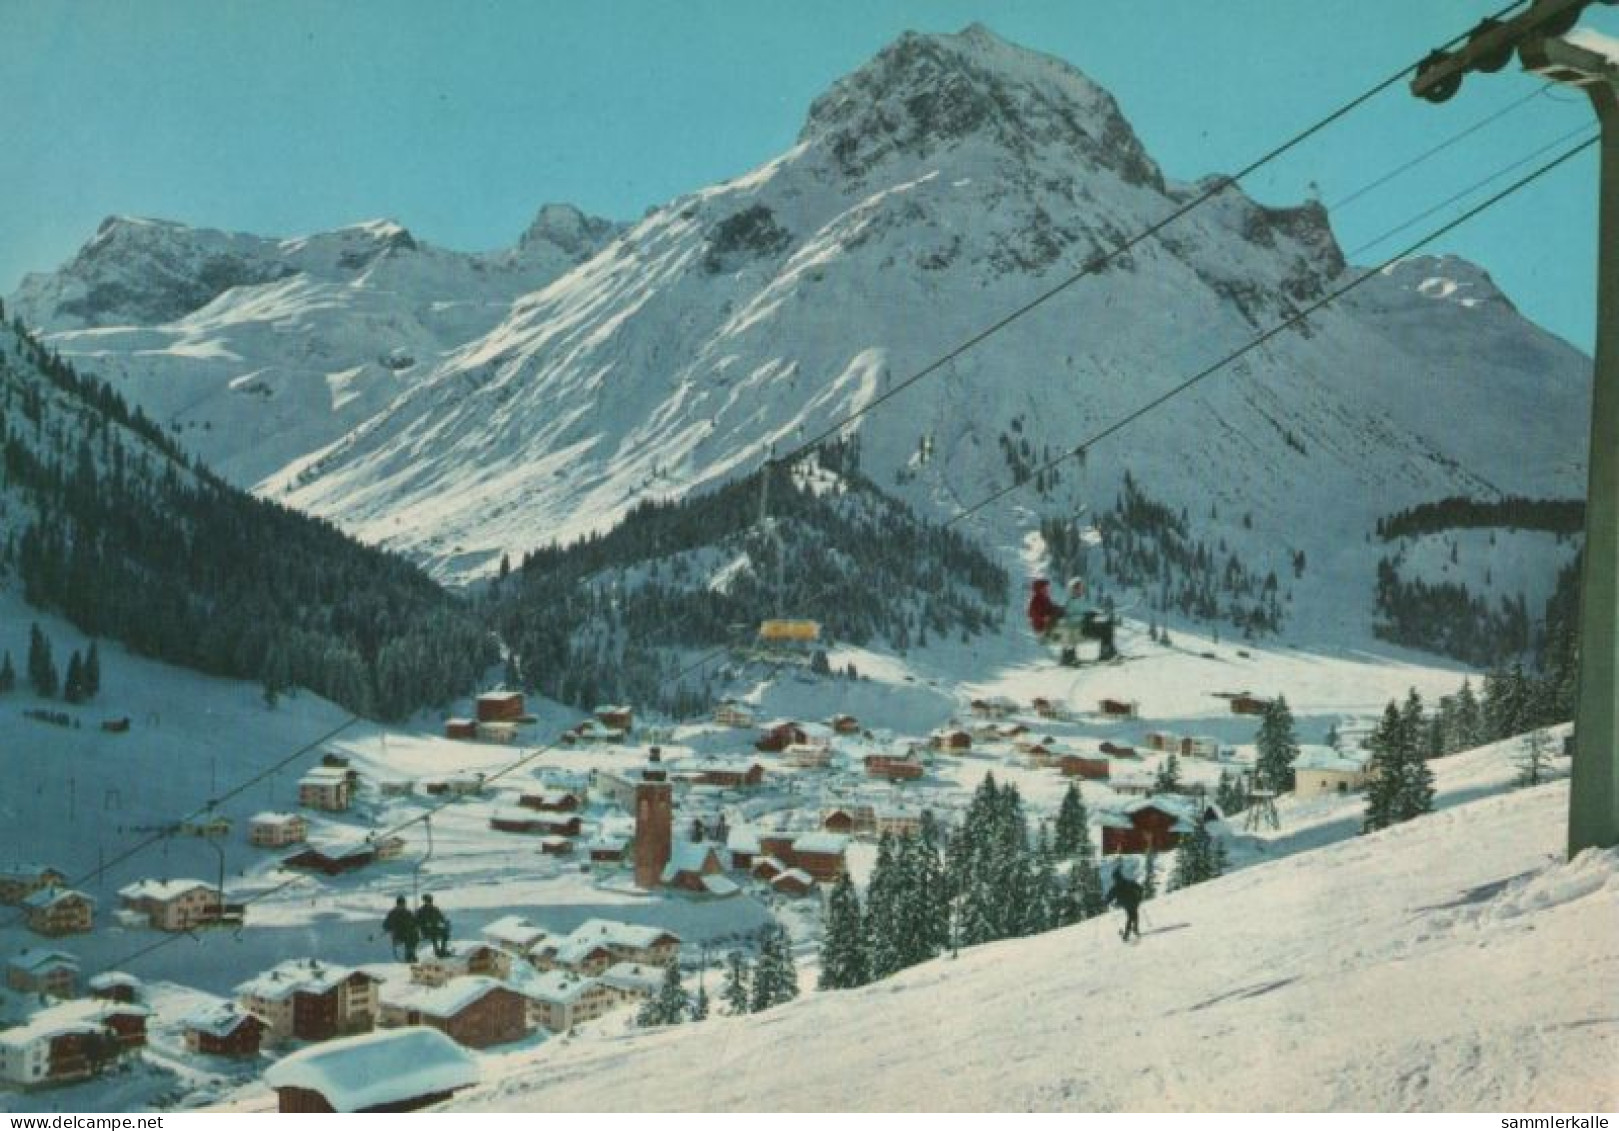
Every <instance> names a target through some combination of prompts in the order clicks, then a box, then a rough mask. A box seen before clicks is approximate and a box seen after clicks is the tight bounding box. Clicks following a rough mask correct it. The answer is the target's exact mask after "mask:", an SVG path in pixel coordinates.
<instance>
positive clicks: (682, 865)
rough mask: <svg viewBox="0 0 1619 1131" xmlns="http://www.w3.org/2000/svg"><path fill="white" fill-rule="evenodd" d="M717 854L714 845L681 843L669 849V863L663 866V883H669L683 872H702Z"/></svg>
mask: <svg viewBox="0 0 1619 1131" xmlns="http://www.w3.org/2000/svg"><path fill="white" fill-rule="evenodd" d="M714 852H715V847H714V845H712V844H709V843H707V842H706V841H705V842H702V843H697V842H694V841H689V840H686V841H679V842H677V843H676V844H674V845H672V846H671V847H670V849H669V863H667V864H665V865H664V866H663V882H664V883H669V882H670V881H671V880H673V879H674V878H675V877H676V876H678V875H680V873H682V872H701V871H702V870H703V868H704V867H705V866H706V865H707V864H708V858H709V857H710V856H711V855H713V854H714Z"/></svg>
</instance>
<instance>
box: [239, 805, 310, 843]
mask: <svg viewBox="0 0 1619 1131" xmlns="http://www.w3.org/2000/svg"><path fill="white" fill-rule="evenodd" d="M308 836H309V822H308V821H306V820H305V819H304V818H303V817H302V816H300V815H299V814H297V813H259V814H258V815H256V816H254V817H253V818H252V819H251V820H249V821H248V823H247V842H248V843H249V844H254V845H257V846H258V847H260V848H284V847H286V846H287V845H289V844H301V843H302V842H303V841H304V840H305V839H306V838H307V837H308Z"/></svg>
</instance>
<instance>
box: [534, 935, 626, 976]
mask: <svg viewBox="0 0 1619 1131" xmlns="http://www.w3.org/2000/svg"><path fill="white" fill-rule="evenodd" d="M576 933H577V932H576ZM533 961H534V965H535V966H536V967H537V968H539V969H540V970H562V971H566V972H568V973H571V974H575V975H578V976H580V977H584V978H594V977H595V976H596V975H597V974H600V973H601V972H602V971H603V970H605V969H607V968H608V967H609V966H611V965H612V964H613V963H614V962H617V961H619V958H618V956H617V955H616V954H614V953H613V950H612V948H611V947H609V946H608V945H607V943H606V942H604V941H603V940H601V939H592V938H575V937H574V936H573V935H569V936H568V937H567V938H564V939H560V940H556V941H554V942H553V941H547V942H545V943H543V944H542V945H541V946H540V948H539V949H538V950H536V951H535V952H534V960H533Z"/></svg>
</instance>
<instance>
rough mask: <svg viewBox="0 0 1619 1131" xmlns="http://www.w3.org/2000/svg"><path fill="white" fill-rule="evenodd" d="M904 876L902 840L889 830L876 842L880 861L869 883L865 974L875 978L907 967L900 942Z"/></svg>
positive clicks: (866, 915) (865, 930)
mask: <svg viewBox="0 0 1619 1131" xmlns="http://www.w3.org/2000/svg"><path fill="white" fill-rule="evenodd" d="M903 887H904V879H903V877H902V876H901V875H900V861H899V842H898V841H897V840H896V839H895V838H894V837H893V836H892V835H891V834H889V833H884V834H883V835H882V837H881V838H880V839H879V840H878V841H877V863H876V864H875V865H874V866H873V867H872V870H871V882H870V883H869V884H867V885H866V909H865V916H864V922H863V926H864V930H863V934H864V936H865V944H866V954H865V963H866V973H867V976H868V979H870V980H873V981H875V980H876V979H878V978H886V977H888V976H889V975H890V974H893V973H895V972H896V971H898V970H902V969H904V968H905V958H904V953H903V951H904V948H903V945H902V941H901V935H902V933H903V927H902V924H901V906H900V905H901V901H902V900H903V898H904V891H903Z"/></svg>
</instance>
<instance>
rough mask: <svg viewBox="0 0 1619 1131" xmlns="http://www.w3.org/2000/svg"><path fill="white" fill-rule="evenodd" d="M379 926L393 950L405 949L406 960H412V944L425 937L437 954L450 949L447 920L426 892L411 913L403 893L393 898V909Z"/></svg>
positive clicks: (418, 943)
mask: <svg viewBox="0 0 1619 1131" xmlns="http://www.w3.org/2000/svg"><path fill="white" fill-rule="evenodd" d="M382 929H383V930H385V931H387V932H388V937H389V938H390V939H392V940H393V947H394V953H395V954H398V952H400V951H401V950H402V951H404V952H405V954H404V957H405V961H406V962H415V961H416V948H417V947H418V946H419V945H420V944H421V943H422V942H423V941H424V940H425V941H426V942H427V943H429V944H430V945H431V946H432V948H433V953H434V954H435V955H437V956H438V957H439V958H444V957H447V956H448V955H449V953H450V921H449V920H448V919H446V918H445V917H444V912H442V911H440V910H439V909H438V907H437V906H435V905H434V903H433V897H432V896H430V895H424V896H422V903H421V906H420V907H418V908H416V910H415V912H414V913H413V912H412V911H411V909H410V907H409V905H407V904H406V903H405V897H404V896H400V897H399V898H398V899H396V900H394V906H393V910H391V911H389V912H388V917H387V918H386V919H384V920H383V921H382Z"/></svg>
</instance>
